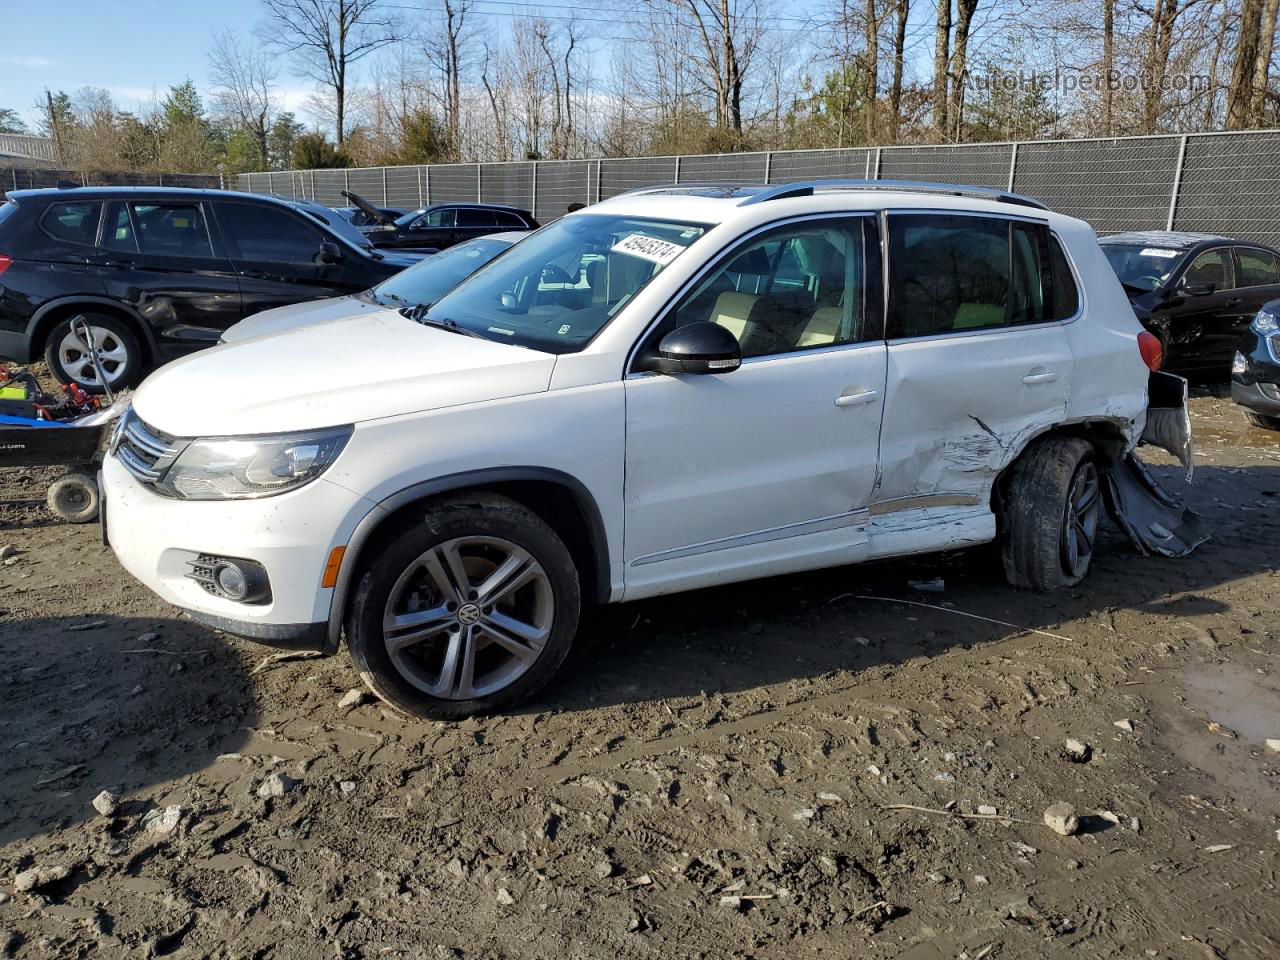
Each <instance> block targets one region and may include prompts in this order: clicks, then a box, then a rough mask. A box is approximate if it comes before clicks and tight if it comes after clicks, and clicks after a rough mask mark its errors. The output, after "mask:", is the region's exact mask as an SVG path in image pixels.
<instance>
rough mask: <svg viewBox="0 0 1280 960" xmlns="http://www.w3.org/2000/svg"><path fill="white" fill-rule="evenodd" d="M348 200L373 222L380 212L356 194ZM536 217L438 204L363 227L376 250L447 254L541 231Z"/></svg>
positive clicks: (488, 206) (492, 206)
mask: <svg viewBox="0 0 1280 960" xmlns="http://www.w3.org/2000/svg"><path fill="white" fill-rule="evenodd" d="M343 196H345V197H346V198H347V199H348V200H350V201H351V202H352V203H353V204H355V205H356V206H357V207H359V208H360V209H361V210H363V211H365V214H366V215H367V216H369V217H370V218H371V219H372V217H373V214H374V213H376V212H377V210H378V208H377V207H375V206H373V205H372V204H370V203H369V202H368V201H367V200H364V199H363V198H362V197H360V196H358V195H356V194H354V193H344V194H343ZM537 229H538V221H537V220H535V219H533V214H531V213H530V212H529V211H528V210H521V209H520V208H519V207H507V206H502V205H500V204H496V203H437V204H433V205H432V206H429V207H420V208H418V209H417V210H411V211H409V212H408V213H406V214H405V215H404V216H402V217H400V218H399V219H397V220H395V221H394V222H392V223H389V224H382V225H377V226H372V227H362V228H361V230H362V231H363V233H364V235H365V236H366V237H368V238H369V240H370V241H371V242H372V243H373V245H374V246H375V247H400V248H412V249H417V250H443V249H444V248H445V247H451V246H453V245H454V244H455V243H462V242H463V241H464V240H474V239H475V238H476V237H483V236H485V235H486V234H490V233H503V232H506V231H508V230H537Z"/></svg>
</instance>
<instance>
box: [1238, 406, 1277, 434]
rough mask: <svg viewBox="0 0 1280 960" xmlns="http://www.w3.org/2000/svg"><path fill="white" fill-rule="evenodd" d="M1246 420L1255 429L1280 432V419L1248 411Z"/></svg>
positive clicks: (1245, 415) (1245, 413) (1245, 416)
mask: <svg viewBox="0 0 1280 960" xmlns="http://www.w3.org/2000/svg"><path fill="white" fill-rule="evenodd" d="M1244 418H1245V419H1246V420H1248V421H1249V422H1250V423H1251V424H1253V425H1254V426H1255V427H1261V428H1262V429H1263V430H1280V417H1268V416H1266V415H1265V414H1261V413H1254V412H1253V411H1252V410H1246V411H1245V412H1244Z"/></svg>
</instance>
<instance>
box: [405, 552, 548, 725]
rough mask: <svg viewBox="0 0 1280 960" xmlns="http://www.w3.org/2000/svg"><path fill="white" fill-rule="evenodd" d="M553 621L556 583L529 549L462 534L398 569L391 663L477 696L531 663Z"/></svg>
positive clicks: (425, 683)
mask: <svg viewBox="0 0 1280 960" xmlns="http://www.w3.org/2000/svg"><path fill="white" fill-rule="evenodd" d="M554 618H555V596H554V594H553V591H552V589H551V581H550V580H549V579H548V578H547V574H546V571H545V570H543V569H542V565H541V564H540V563H538V561H537V560H535V559H534V558H533V557H532V556H531V555H530V554H529V552H528V551H526V550H524V549H523V548H522V547H519V546H517V545H516V544H514V543H512V542H511V541H509V540H504V539H502V538H500V537H458V538H457V539H454V540H447V541H445V542H444V543H442V544H440V545H439V546H435V547H432V548H431V549H429V550H427V551H426V552H425V553H423V554H422V555H421V556H419V557H417V558H416V559H415V560H414V561H413V562H412V563H410V564H409V566H408V567H407V568H406V569H405V571H404V573H402V574H400V577H399V579H397V580H396V582H395V585H394V586H393V587H392V588H391V593H390V595H389V596H388V598H387V604H386V612H385V614H384V616H383V637H384V641H385V643H386V647H387V652H388V653H389V654H390V656H391V662H392V663H394V664H395V666H396V668H397V669H398V670H399V671H400V673H401V674H402V675H403V676H404V677H405V678H406V679H408V680H409V682H410V683H412V684H413V685H414V686H415V687H417V688H418V689H420V690H422V691H423V692H424V693H427V694H429V695H430V696H432V697H439V698H441V699H443V700H471V699H474V698H475V697H484V696H489V695H490V694H493V693H497V692H498V691H500V690H502V689H503V688H504V687H507V686H509V685H510V684H512V683H513V682H515V681H516V680H517V679H519V678H520V676H521V675H523V674H524V673H525V671H527V670H528V669H529V668H530V667H531V666H533V664H534V663H536V662H537V659H538V657H539V655H540V654H541V653H542V648H543V647H544V646H545V645H546V642H547V637H548V636H550V634H551V624H552V622H553V621H554Z"/></svg>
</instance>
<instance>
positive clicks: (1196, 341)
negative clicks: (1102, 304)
mask: <svg viewBox="0 0 1280 960" xmlns="http://www.w3.org/2000/svg"><path fill="white" fill-rule="evenodd" d="M1099 242H1100V243H1101V244H1102V252H1103V253H1104V254H1106V257H1107V259H1108V260H1109V261H1110V262H1111V267H1112V269H1114V270H1115V272H1116V275H1117V276H1118V277H1119V278H1120V282H1121V283H1123V284H1124V287H1125V291H1126V292H1127V293H1128V294H1129V301H1130V302H1131V303H1132V304H1133V312H1134V313H1136V314H1137V315H1138V319H1139V320H1141V321H1142V324H1143V326H1145V327H1146V328H1147V329H1148V330H1150V331H1151V332H1152V333H1154V334H1155V335H1156V336H1157V337H1159V338H1160V343H1161V346H1162V347H1163V348H1164V369H1166V370H1169V371H1170V372H1172V373H1180V374H1187V375H1189V376H1193V377H1207V378H1210V379H1214V380H1219V381H1221V380H1225V379H1226V378H1227V373H1228V371H1229V370H1230V369H1231V359H1232V357H1233V356H1234V355H1235V351H1236V344H1237V343H1238V342H1239V340H1240V335H1241V334H1242V333H1244V331H1245V330H1247V329H1248V327H1249V323H1250V321H1252V320H1253V318H1254V316H1255V315H1256V314H1257V312H1258V310H1260V309H1261V308H1262V305H1263V304H1264V303H1266V302H1267V301H1268V300H1274V299H1275V298H1276V297H1280V253H1278V252H1277V251H1275V250H1273V249H1271V248H1270V247H1266V246H1263V245H1262V244H1259V243H1250V242H1249V241H1247V240H1230V239H1228V238H1226V237H1217V236H1212V235H1209V234H1203V233H1171V232H1165V231H1141V232H1133V233H1118V234H1114V235H1113V236H1109V237H1103V238H1102V239H1101V240H1100V241H1099Z"/></svg>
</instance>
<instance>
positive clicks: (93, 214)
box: [40, 200, 102, 247]
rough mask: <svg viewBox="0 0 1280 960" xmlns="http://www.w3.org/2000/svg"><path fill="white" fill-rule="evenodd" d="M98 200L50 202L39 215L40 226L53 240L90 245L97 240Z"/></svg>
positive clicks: (100, 203) (100, 207) (99, 212)
mask: <svg viewBox="0 0 1280 960" xmlns="http://www.w3.org/2000/svg"><path fill="white" fill-rule="evenodd" d="M101 213H102V202H101V201H99V200H81V201H74V202H69V203H51V204H49V206H48V207H47V208H46V209H45V211H44V214H43V215H42V216H41V217H40V227H41V229H42V230H44V232H45V233H47V234H48V235H49V236H51V237H53V238H54V239H55V240H62V241H64V242H66V243H75V244H79V245H81V246H86V247H91V246H93V245H94V244H95V243H96V242H97V240H98V217H99V215H100V214H101Z"/></svg>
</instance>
